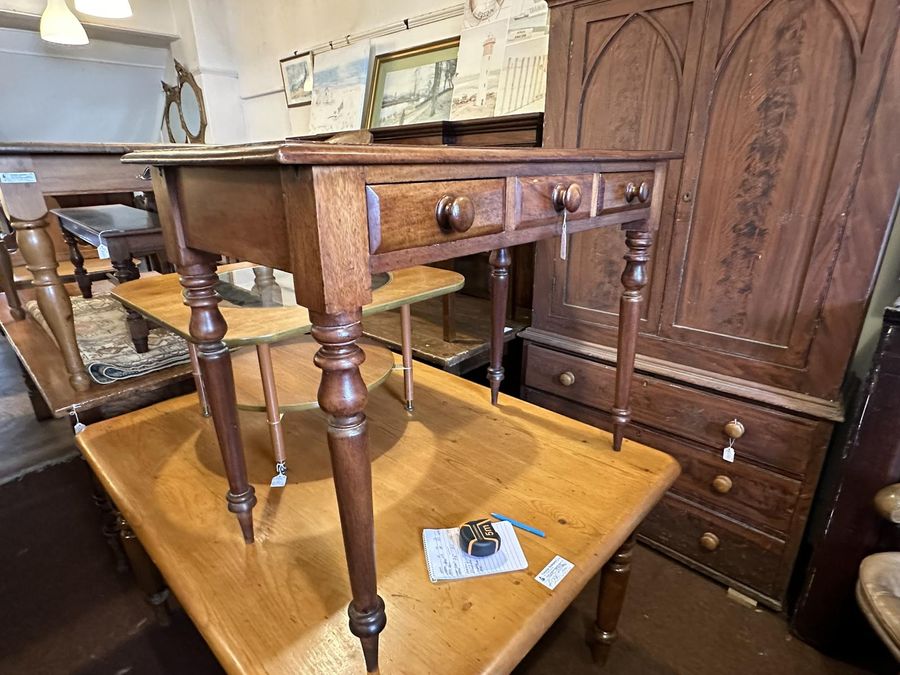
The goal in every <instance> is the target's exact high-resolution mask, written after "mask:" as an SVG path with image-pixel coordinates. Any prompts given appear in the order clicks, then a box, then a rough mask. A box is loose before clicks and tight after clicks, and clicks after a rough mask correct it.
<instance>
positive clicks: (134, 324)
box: [110, 253, 150, 354]
mask: <svg viewBox="0 0 900 675" xmlns="http://www.w3.org/2000/svg"><path fill="white" fill-rule="evenodd" d="M110 262H111V263H112V266H113V270H115V276H116V281H118V282H119V283H120V284H124V283H126V282H128V281H134V280H135V279H139V278H140V277H141V273H140V272H139V271H138V268H137V266H136V265H135V264H134V261H133V260H132V259H131V253H127V254H125V255H123V256H122V257H121V258H115V259H112V260H111V261H110ZM125 314H126V319H125V321H126V323H127V324H128V332H129V334H130V335H131V341H132V342H133V343H134V351H136V352H137V353H138V354H145V353H146V352H148V351H150V345H149V344H148V342H147V339H148V337H149V335H150V326H149V325H148V323H147V319H145V318H144V317H143V316H142V315H141V313H140V312H138V311H136V310H133V309H131V308H130V307H126V308H125Z"/></svg>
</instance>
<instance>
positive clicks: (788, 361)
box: [664, 0, 872, 367]
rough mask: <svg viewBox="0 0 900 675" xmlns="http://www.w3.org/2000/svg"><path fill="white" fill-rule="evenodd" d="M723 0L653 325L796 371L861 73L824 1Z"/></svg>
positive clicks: (830, 244) (847, 36)
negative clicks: (663, 306)
mask: <svg viewBox="0 0 900 675" xmlns="http://www.w3.org/2000/svg"><path fill="white" fill-rule="evenodd" d="M726 4H727V5H728V9H727V10H726V16H725V26H724V28H723V30H722V35H721V39H720V40H719V41H716V40H711V44H710V47H709V48H710V49H714V48H715V49H716V51H717V53H718V59H717V61H716V63H715V66H714V72H713V82H712V88H711V90H710V92H709V95H708V99H707V105H708V108H707V109H706V110H705V111H704V114H705V115H706V119H705V120H702V121H700V120H698V123H697V126H698V129H697V130H698V132H700V133H702V134H703V135H704V136H705V139H704V141H703V143H702V145H701V144H697V146H696V147H695V149H694V150H693V152H695V153H697V157H696V160H695V161H693V160H690V161H688V162H687V163H686V168H685V171H686V176H685V180H686V182H688V183H689V185H690V186H687V185H686V186H685V187H683V189H684V190H685V191H686V192H691V191H692V193H693V195H692V199H691V200H690V202H684V203H683V206H682V211H683V212H684V213H685V218H686V219H688V220H689V222H690V227H685V228H682V229H680V230H679V231H678V233H677V234H676V235H675V244H674V245H673V251H672V256H673V257H672V259H671V261H670V263H669V284H670V285H671V288H672V291H671V297H670V298H667V300H666V302H667V307H668V308H669V311H668V314H667V316H666V324H667V327H666V328H665V329H664V333H665V334H666V335H669V336H672V337H676V338H678V339H681V340H685V341H690V342H691V343H693V344H695V345H696V344H700V345H705V346H709V347H714V348H716V349H719V350H722V351H728V352H730V353H738V354H745V355H747V356H752V357H755V358H759V359H765V360H767V361H770V362H774V363H779V364H784V365H789V366H795V367H802V366H804V365H805V361H806V356H807V354H808V351H809V348H810V344H811V341H812V339H813V337H814V335H815V325H816V321H817V318H818V316H819V312H820V310H821V303H822V300H823V297H824V295H823V290H824V288H825V285H826V284H827V276H828V274H830V268H831V266H832V265H833V264H834V260H835V241H836V240H835V238H834V234H835V232H836V231H837V230H838V229H839V228H840V227H841V220H842V215H841V213H840V212H839V210H838V211H833V210H832V209H830V208H826V198H828V197H829V195H830V191H831V190H832V188H831V187H830V186H831V185H834V186H835V188H834V189H838V186H840V188H839V189H841V190H844V189H846V186H847V185H848V184H852V183H853V181H854V179H855V178H854V173H855V168H854V165H855V164H856V161H858V159H857V160H856V161H854V162H846V161H842V162H839V163H838V162H836V159H837V157H838V156H839V152H840V145H841V141H842V137H844V136H845V134H847V133H848V132H849V133H851V134H852V133H854V130H853V129H852V126H851V127H848V126H847V124H848V123H850V124H853V123H854V117H853V116H852V115H850V114H849V110H850V103H851V96H852V95H853V93H854V91H855V87H856V83H857V79H858V76H859V75H860V74H865V75H866V76H869V74H868V73H865V70H864V66H863V64H862V63H860V58H861V57H862V54H861V53H859V49H860V48H861V46H860V43H859V36H858V34H857V32H856V28H855V27H854V25H853V23H852V22H851V21H850V20H849V17H848V16H846V15H844V14H842V13H841V12H840V11H838V9H837V8H836V5H835V4H834V3H830V2H823V1H821V0H800V1H796V2H795V1H793V0H774V1H772V2H763V3H760V2H756V1H754V2H743V3H726ZM842 4H845V3H842ZM850 4H853V5H855V6H856V7H860V6H862V5H863V4H865V5H866V6H871V4H872V3H871V0H865V1H864V2H862V1H860V0H856V1H855V2H852V3H850ZM713 45H718V47H717V48H716V47H714V46H713ZM704 124H705V129H704V128H703V127H702V126H701V125H704ZM863 147H864V146H863V145H857V146H856V147H855V148H854V149H853V152H854V154H855V155H856V156H857V157H858V156H859V154H860V153H861V152H862V150H863ZM692 156H693V155H692ZM845 159H849V158H845ZM842 208H844V207H842ZM687 214H689V216H688V215H687ZM844 215H845V214H844ZM682 270H683V271H682Z"/></svg>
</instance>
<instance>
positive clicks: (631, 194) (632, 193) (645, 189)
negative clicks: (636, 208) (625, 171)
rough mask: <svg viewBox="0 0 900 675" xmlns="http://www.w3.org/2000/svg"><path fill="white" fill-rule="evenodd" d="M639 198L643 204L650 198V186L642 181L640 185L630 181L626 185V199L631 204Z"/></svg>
mask: <svg viewBox="0 0 900 675" xmlns="http://www.w3.org/2000/svg"><path fill="white" fill-rule="evenodd" d="M635 199H637V200H638V201H639V202H640V203H641V204H643V203H644V202H646V201H647V200H648V199H650V186H649V185H647V184H646V183H644V182H642V183H641V184H640V185H635V184H634V183H628V185H626V186H625V201H626V202H628V203H629V204H630V203H631V202H633V201H634V200H635Z"/></svg>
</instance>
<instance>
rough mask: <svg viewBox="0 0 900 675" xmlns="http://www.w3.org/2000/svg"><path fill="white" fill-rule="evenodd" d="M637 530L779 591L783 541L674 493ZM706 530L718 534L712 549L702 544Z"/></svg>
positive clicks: (743, 579)
mask: <svg viewBox="0 0 900 675" xmlns="http://www.w3.org/2000/svg"><path fill="white" fill-rule="evenodd" d="M639 532H640V533H641V534H642V535H643V536H645V537H647V538H648V539H650V540H652V541H653V542H655V543H657V544H660V545H662V546H664V547H665V548H666V549H669V550H671V551H674V552H676V553H680V554H681V555H684V556H686V557H688V558H690V559H692V560H695V561H696V562H697V563H699V564H700V565H703V566H706V567H710V568H712V569H714V570H716V571H717V572H719V573H721V574H725V575H727V576H730V577H734V578H736V579H739V580H740V581H741V582H742V583H744V584H747V585H748V586H751V587H752V588H754V589H756V590H757V591H760V592H761V593H765V594H767V595H778V593H779V591H780V589H781V587H782V586H783V584H784V581H783V579H782V577H783V575H784V571H783V569H782V558H783V556H784V552H785V543H784V541H782V540H781V539H778V538H776V537H772V536H770V535H767V534H765V533H763V532H760V531H759V530H756V529H754V528H752V527H749V526H747V525H743V524H741V523H739V522H737V521H735V520H731V519H730V518H726V517H724V516H719V515H716V514H715V513H713V512H712V511H708V510H706V509H703V508H701V507H699V506H697V505H696V504H693V503H691V502H689V501H687V500H685V499H682V498H680V497H677V496H675V495H671V494H669V495H666V496H665V497H664V498H663V500H662V501H661V502H660V503H659V505H658V506H657V507H656V508H655V509H654V510H653V512H652V513H651V514H650V515H649V516H647V519H646V520H645V521H644V524H643V525H642V526H641V528H640V530H639ZM706 533H709V534H712V535H715V537H716V538H717V539H718V542H719V543H718V546H717V548H716V549H715V550H713V551H709V550H707V549H705V548H704V547H703V546H702V545H701V544H700V540H701V537H703V535H704V534H706Z"/></svg>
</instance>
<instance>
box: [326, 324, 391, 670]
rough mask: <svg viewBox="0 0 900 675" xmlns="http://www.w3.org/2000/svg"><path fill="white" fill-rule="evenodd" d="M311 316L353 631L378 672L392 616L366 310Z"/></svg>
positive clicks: (366, 657)
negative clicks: (386, 590) (381, 544)
mask: <svg viewBox="0 0 900 675" xmlns="http://www.w3.org/2000/svg"><path fill="white" fill-rule="evenodd" d="M310 318H311V319H312V323H313V327H312V335H313V338H315V340H316V342H318V343H319V345H321V347H320V349H319V351H318V353H317V354H316V356H315V363H316V365H317V366H318V367H319V368H321V369H322V381H321V384H320V385H319V406H320V407H321V408H322V410H323V411H324V412H325V414H326V415H327V416H328V449H329V451H330V452H331V465H332V469H333V472H334V487H335V492H336V493H337V501H338V511H339V513H340V516H341V530H342V532H343V536H344V551H345V553H346V556H347V568H348V570H349V572H350V588H351V591H352V594H353V600H352V602H351V603H350V608H349V615H350V631H351V632H352V633H353V634H354V635H355V636H356V637H358V638H359V639H360V642H362V648H363V654H364V655H365V659H366V669H367V670H368V671H369V672H376V671H377V670H378V634H379V633H380V632H381V631H382V630H384V626H385V623H386V621H387V619H386V616H385V612H384V601H383V600H382V599H381V598H380V597H379V596H378V594H377V589H376V580H375V519H374V514H373V512H372V466H371V462H370V457H369V435H368V431H367V429H366V414H365V407H366V399H367V396H368V393H367V391H366V385H365V384H364V383H363V379H362V376H361V375H360V374H359V366H360V364H361V363H362V362H363V361H364V360H365V358H366V355H365V353H364V352H363V351H362V349H360V347H359V345H357V344H356V341H357V340H358V339H359V337H360V336H361V335H362V324H361V322H360V321H361V318H362V311H361V309H357V310H356V311H354V312H348V313H343V314H321V313H319V312H310Z"/></svg>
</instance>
